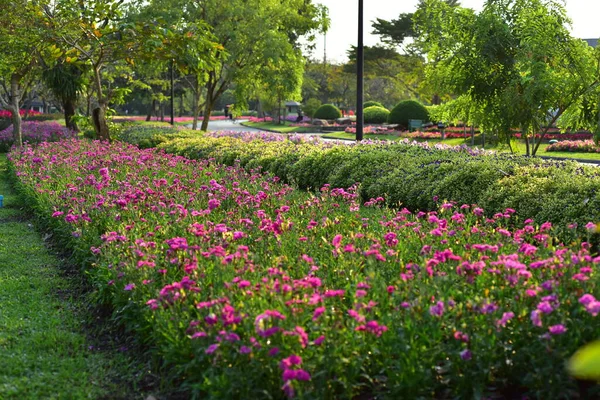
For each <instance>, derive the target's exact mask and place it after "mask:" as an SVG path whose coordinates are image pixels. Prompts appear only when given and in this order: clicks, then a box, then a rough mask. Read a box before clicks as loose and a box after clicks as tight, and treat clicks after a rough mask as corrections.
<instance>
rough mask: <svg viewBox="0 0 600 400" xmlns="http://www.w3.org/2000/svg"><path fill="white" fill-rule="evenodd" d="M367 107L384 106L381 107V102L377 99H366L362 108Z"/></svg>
mask: <svg viewBox="0 0 600 400" xmlns="http://www.w3.org/2000/svg"><path fill="white" fill-rule="evenodd" d="M369 107H382V108H385V107H383V104H381V103H380V102H378V101H373V100H369V101H366V102H365V103H364V104H363V108H369Z"/></svg>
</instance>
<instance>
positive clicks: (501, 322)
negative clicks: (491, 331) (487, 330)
mask: <svg viewBox="0 0 600 400" xmlns="http://www.w3.org/2000/svg"><path fill="white" fill-rule="evenodd" d="M514 317H515V313H514V312H512V311H509V312H505V313H504V314H502V318H501V319H499V320H498V321H496V326H498V327H501V326H502V327H505V326H506V324H507V323H508V322H509V321H510V320H511V319H513V318H514Z"/></svg>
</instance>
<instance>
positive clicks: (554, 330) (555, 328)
mask: <svg viewBox="0 0 600 400" xmlns="http://www.w3.org/2000/svg"><path fill="white" fill-rule="evenodd" d="M566 331H567V328H565V326H564V325H563V324H558V325H552V326H550V327H548V332H550V334H551V335H562V334H563V333H565V332H566Z"/></svg>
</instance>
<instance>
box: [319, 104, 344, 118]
mask: <svg viewBox="0 0 600 400" xmlns="http://www.w3.org/2000/svg"><path fill="white" fill-rule="evenodd" d="M341 117H342V112H341V111H340V109H339V108H337V107H336V106H334V105H333V104H323V105H322V106H321V107H319V108H317V111H315V118H317V119H337V118H341Z"/></svg>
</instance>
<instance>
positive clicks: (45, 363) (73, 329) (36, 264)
mask: <svg viewBox="0 0 600 400" xmlns="http://www.w3.org/2000/svg"><path fill="white" fill-rule="evenodd" d="M0 194H1V195H3V196H4V207H2V208H0V399H50V398H52V399H54V398H58V399H62V398H64V399H67V398H69V399H84V398H125V397H122V396H124V395H127V390H128V389H127V388H126V387H125V388H124V387H123V385H122V383H123V382H122V381H121V378H119V376H120V375H122V374H126V372H125V373H124V372H123V370H124V368H122V367H120V364H122V363H123V360H124V359H123V358H118V357H120V356H119V355H116V356H113V355H112V354H110V353H109V352H108V351H102V352H101V351H97V350H96V346H93V345H92V344H91V342H90V340H91V338H90V337H89V336H88V335H87V334H86V329H85V327H84V326H83V324H84V323H83V322H82V321H83V320H84V319H85V317H84V312H85V311H86V309H85V303H84V302H83V301H82V297H81V296H82V295H81V289H80V287H81V283H80V282H77V281H76V278H73V277H68V276H67V275H66V273H65V270H64V264H65V263H64V260H61V259H59V258H58V257H57V256H56V255H54V254H53V253H51V252H50V251H49V250H48V248H47V247H46V245H45V242H44V239H43V238H42V236H41V235H40V233H38V232H36V231H35V230H34V228H33V225H32V224H31V223H30V222H31V221H30V220H29V219H28V215H27V214H26V213H25V211H23V209H22V204H21V203H20V200H19V198H18V197H17V195H16V193H15V192H14V190H13V188H12V187H11V185H10V183H9V181H8V177H7V170H6V156H5V155H3V154H0ZM45 238H47V236H46V237H45ZM121 357H122V356H121ZM120 384H121V385H120ZM125 386H126V385H125Z"/></svg>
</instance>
